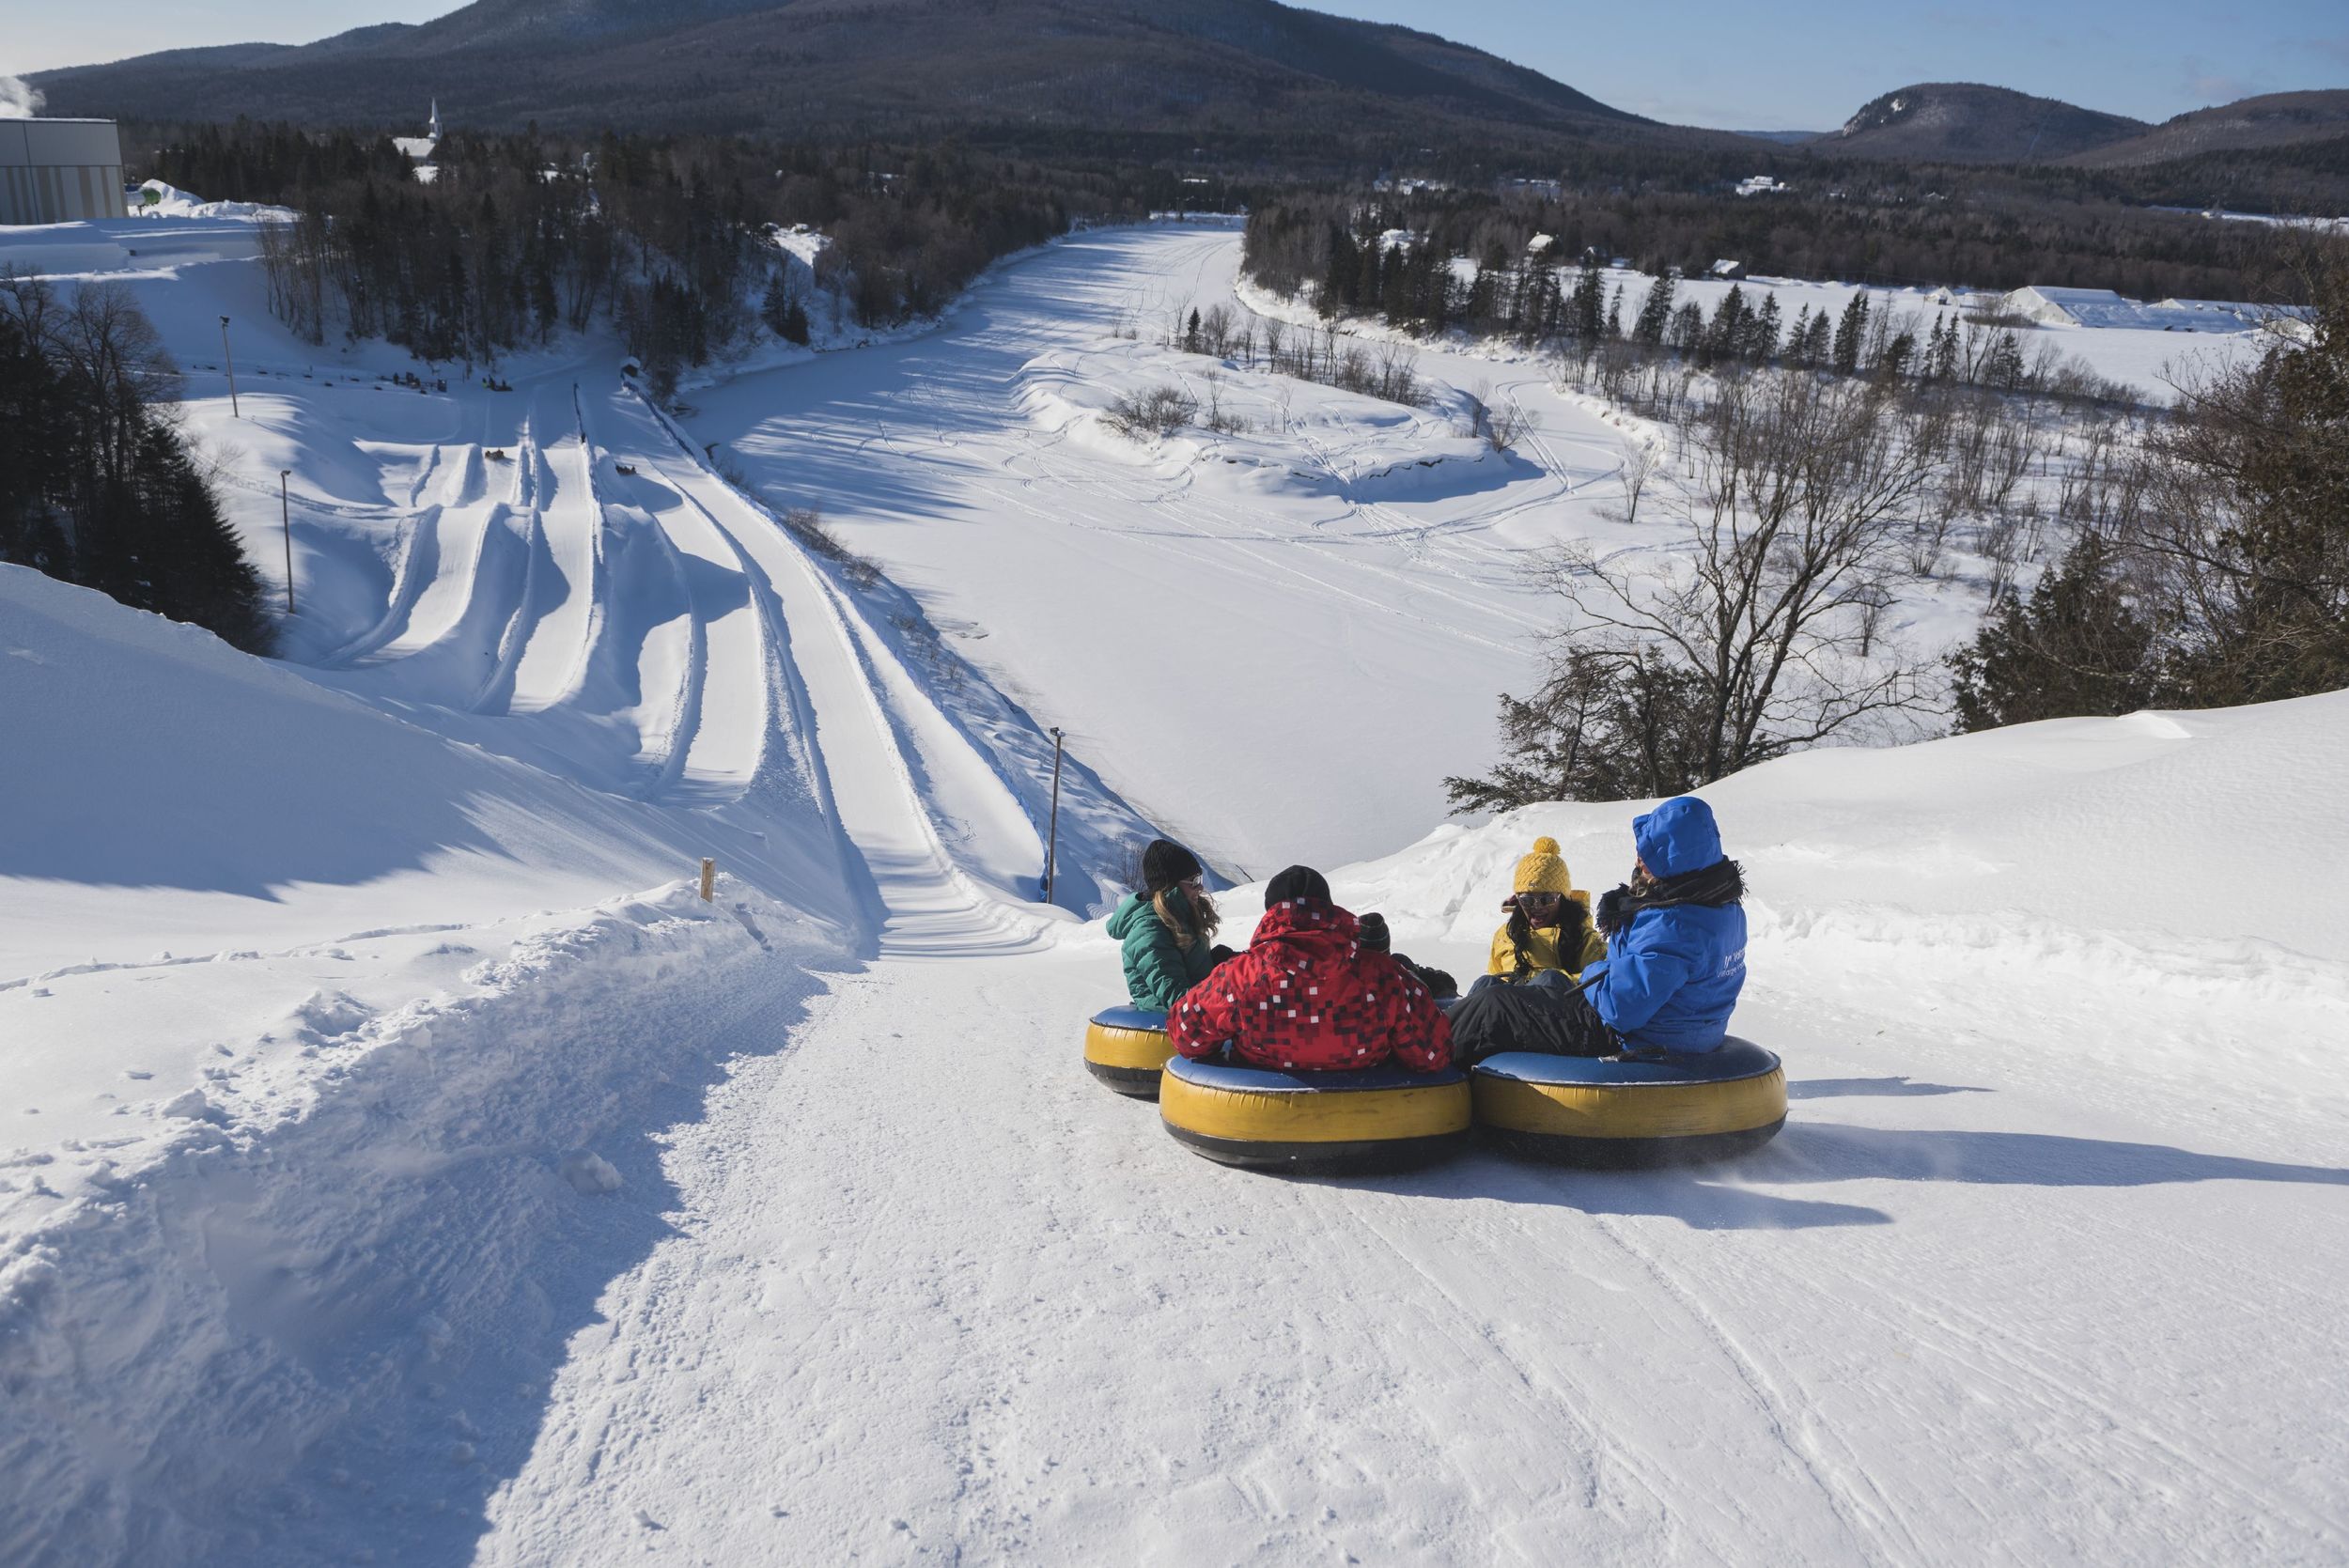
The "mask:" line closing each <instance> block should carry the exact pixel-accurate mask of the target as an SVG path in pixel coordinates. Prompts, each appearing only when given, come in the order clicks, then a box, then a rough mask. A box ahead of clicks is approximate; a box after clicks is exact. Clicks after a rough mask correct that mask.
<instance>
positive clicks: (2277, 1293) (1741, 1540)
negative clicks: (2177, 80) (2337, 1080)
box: [477, 951, 2349, 1564]
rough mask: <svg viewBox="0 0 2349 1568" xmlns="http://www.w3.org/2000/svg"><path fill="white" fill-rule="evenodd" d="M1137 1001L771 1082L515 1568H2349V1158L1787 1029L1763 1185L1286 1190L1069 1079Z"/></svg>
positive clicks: (681, 1182)
mask: <svg viewBox="0 0 2349 1568" xmlns="http://www.w3.org/2000/svg"><path fill="white" fill-rule="evenodd" d="M1450 956H1452V957H1454V958H1455V959H1460V958H1464V957H1465V955H1463V954H1456V953H1455V954H1452V955H1450ZM1111 963H1112V959H1111V958H1110V956H1109V955H1107V954H1106V952H1105V951H1102V952H1086V953H1081V954H1080V953H1070V954H1067V955H1058V956H1045V957H1040V958H1024V959H1015V960H1008V961H1006V960H978V961H971V962H964V963H957V964H954V965H948V966H920V965H914V966H907V965H900V964H891V963H884V964H883V965H882V966H880V967H879V968H877V969H876V970H874V971H872V972H871V973H869V974H867V975H865V976H863V977H861V978H857V979H853V980H849V981H847V982H844V983H843V984H842V985H841V986H839V987H837V990H836V994H835V995H834V996H833V997H832V999H831V1000H830V1001H825V1002H820V1003H818V1004H817V1009H816V1014H815V1017H814V1019H813V1021H812V1022H811V1023H810V1025H809V1026H807V1027H805V1028H804V1029H802V1030H801V1032H799V1033H798V1034H797V1035H796V1036H795V1039H794V1043H793V1045H792V1048H790V1049H789V1050H788V1051H786V1052H784V1053H781V1054H778V1055H772V1056H764V1057H760V1058H758V1059H755V1060H752V1061H748V1062H746V1063H743V1064H742V1066H741V1067H740V1069H739V1071H738V1072H737V1074H736V1075H735V1076H734V1077H733V1079H730V1080H729V1081H728V1082H727V1083H726V1084H725V1085H724V1086H723V1088H722V1089H721V1090H719V1091H718V1092H717V1093H716V1094H715V1095H714V1096H713V1098H712V1101H711V1104H710V1109H709V1114H708V1118H707V1119H706V1120H705V1121H704V1122H702V1123H701V1124H699V1125H697V1126H692V1127H690V1128H686V1129H681V1130H680V1133H679V1136H678V1138H677V1141H676V1143H675V1145H674V1147H673V1149H672V1152H671V1155H670V1158H669V1161H668V1171H669V1174H670V1176H671V1179H672V1180H673V1181H674V1182H675V1183H676V1186H677V1213H676V1215H675V1217H674V1218H675V1222H676V1223H677V1226H678V1230H679V1234H677V1236H675V1237H674V1238H672V1239H671V1240H669V1241H667V1242H665V1243H663V1244H662V1246H661V1248H660V1249H659V1250H656V1252H655V1253H654V1254H653V1256H652V1257H651V1258H650V1259H648V1260H647V1262H646V1265H644V1266H643V1267H641V1268H639V1269H637V1270H635V1271H633V1272H632V1273H631V1274H630V1276H628V1277H627V1278H625V1279H623V1280H621V1281H616V1282H615V1283H614V1286H613V1288H612V1289H611V1290H610V1291H609V1292H608V1293H607V1295H606V1296H605V1298H604V1301H603V1303H602V1309H603V1314H604V1316H605V1318H606V1319H607V1321H606V1322H605V1323H603V1324H601V1325H599V1326H598V1327H594V1328H591V1329H589V1330H587V1331H586V1332H584V1333H583V1334H582V1335H581V1336H580V1337H579V1338H578V1339H577V1340H576V1341H574V1343H573V1346H572V1354H571V1357H570V1359H569V1362H568V1365H567V1367H566V1368H565V1370H564V1372H563V1373H562V1374H561V1375H560V1376H559V1377H558V1379H557V1381H556V1386H555V1389H554V1392H553V1396H552V1404H551V1406H550V1408H549V1410H548V1413H547V1417H546V1421H545V1424H544V1426H543V1428H542V1429H541V1432H540V1434H539V1436H538V1439H537V1445H536V1449H535V1452H533V1455H532V1458H531V1461H530V1463H529V1464H528V1465H527V1466H526V1467H524V1468H523V1470H522V1471H521V1474H520V1475H519V1476H518V1477H516V1479H515V1480H514V1481H513V1482H512V1483H509V1484H508V1486H507V1487H506V1489H505V1491H504V1492H503V1493H502V1494H501V1496H500V1497H499V1498H497V1499H495V1501H494V1502H493V1504H492V1507H491V1510H490V1517H491V1523H492V1528H491V1531H490V1535H489V1536H488V1537H487V1538H486V1539H485V1541H484V1542H483V1544H482V1547H481V1550H480V1554H479V1557H478V1559H477V1560H479V1561H482V1562H485V1563H500V1564H504V1563H524V1562H537V1561H544V1560H549V1559H552V1558H561V1559H564V1560H584V1561H597V1562H605V1561H609V1562H616V1561H620V1560H624V1559H634V1558H636V1557H639V1556H642V1555H645V1554H647V1553H649V1554H652V1555H654V1556H656V1557H666V1556H676V1557H678V1558H680V1559H681V1560H691V1561H709V1562H726V1563H753V1562H773V1563H793V1562H804V1561H812V1560H828V1561H829V1560H847V1559H848V1558H849V1557H851V1556H854V1557H860V1558H863V1557H877V1558H879V1560H885V1561H931V1560H945V1561H969V1560H1023V1561H1052V1562H1099V1561H1136V1562H1166V1563H1170V1564H1172V1563H1177V1562H1184V1563H1188V1562H1196V1561H1203V1560H1206V1561H1228V1562H1264V1563H1275V1562H1293V1561H1298V1560H1318V1559H1320V1558H1323V1557H1327V1558H1328V1559H1329V1560H1332V1561H1340V1560H1346V1558H1347V1557H1349V1556H1350V1557H1351V1558H1353V1559H1355V1560H1361V1561H1364V1562H1415V1563H1416V1562H1423V1563H1466V1562H1491V1561H1503V1562H1527V1563H1548V1562H1558V1561H1600V1562H1645V1561H1672V1562H1718V1563H1742V1562H1752V1561H1761V1560H1794V1561H1809V1562H1824V1561H1834V1562H1885V1563H1977V1562H2017V1563H2021V1562H2047V1561H2096V1562H2139V1561H2214V1562H2215V1561H2254V1560H2257V1561H2307V1562H2320V1561H2339V1560H2341V1557H2342V1554H2343V1553H2344V1552H2349V1510H2344V1509H2343V1507H2342V1506H2341V1498H2340V1496H2339V1494H2338V1492H2337V1490H2336V1488H2335V1487H2334V1486H2332V1485H2331V1484H2330V1483H2328V1481H2327V1480H2326V1477H2327V1476H2333V1475H2337V1473H2338V1470H2337V1468H2335V1467H2337V1466H2338V1465H2339V1463H2340V1462H2341V1459H2342V1458H2343V1457H2344V1453H2343V1448H2344V1445H2343V1443H2342V1440H2341V1434H2340V1431H2339V1428H2338V1425H2337V1423H2333V1422H2332V1421H2330V1417H2329V1415H2328V1412H2329V1411H2330V1410H2332V1409H2334V1408H2337V1405H2338V1401H2339V1400H2340V1398H2341V1396H2342V1395H2343V1393H2344V1392H2349V1389H2344V1388H2343V1386H2342V1379H2341V1372H2340V1362H2339V1358H2326V1360H2325V1361H2324V1362H2322V1363H2320V1365H2321V1366H2322V1369H2323V1370H2322V1372H2321V1373H2320V1374H2319V1375H2317V1376H2315V1377H2313V1378H2303V1377H2297V1376H2295V1367H2297V1366H2301V1365H2304V1364H2305V1363H2306V1358H2307V1356H2308V1353H2309V1346H2308V1344H2307V1343H2305V1342H2304V1340H2303V1337H2302V1332H2303V1329H2304V1327H2306V1326H2307V1325H2308V1324H2309V1323H2310V1317H2309V1315H2308V1314H2310V1313H2314V1314H2315V1317H2316V1320H2320V1321H2331V1320H2335V1319H2337V1318H2338V1315H2339V1313H2338V1308H2337V1306H2335V1305H2333V1304H2332V1303H2331V1302H2330V1301H2328V1300H2327V1297H2326V1292H2327V1291H2328V1290H2330V1289H2331V1288H2332V1287H2331V1285H2330V1283H2329V1282H2328V1281H2337V1280H2338V1279H2339V1277H2340V1271H2341V1268H2342V1267H2343V1266H2344V1265H2349V1244H2345V1238H2344V1234H2343V1228H2342V1226H2341V1222H2340V1214H2341V1205H2342V1203H2343V1202H2344V1200H2349V1191H2344V1188H2349V1172H2344V1171H2342V1170H2340V1169H2336V1168H2334V1164H2337V1163H2338V1162H2339V1161H2340V1159H2341V1155H2342V1154H2343V1153H2344V1151H2343V1149H2342V1146H2341V1140H2340V1139H2339V1137H2338V1135H2337V1133H2335V1134H2333V1135H2330V1136H2329V1137H2327V1136H2326V1135H2325V1134H2323V1133H2321V1132H2319V1131H2318V1130H2317V1129H2316V1128H2315V1127H2314V1126H2309V1125H2304V1126H2302V1127H2301V1129H2300V1130H2298V1131H2296V1132H2295V1133H2292V1134H2289V1135H2287V1136H2286V1137H2285V1138H2284V1140H2283V1141H2285V1142H2287V1143H2297V1144H2298V1145H2299V1146H2300V1147H2301V1148H2304V1149H2305V1148H2317V1147H2323V1146H2326V1145H2327V1144H2329V1148H2330V1151H2331V1157H2332V1161H2333V1163H2304V1162H2300V1161H2295V1160H2293V1159H2291V1158H2286V1157H2237V1156H2233V1155H2230V1154H2227V1153H2222V1152H2192V1151H2194V1150H2196V1149H2199V1148H2201V1147H2203V1146H2204V1145H2202V1143H2201V1141H2200V1140H2199V1139H2192V1138H2186V1137H2181V1136H2180V1133H2179V1131H2178V1130H2177V1129H2176V1127H2175V1126H2174V1125H2173V1124H2172V1123H2171V1122H2170V1117H2169V1114H2168V1113H2167V1112H2166V1111H2165V1110H2164V1109H2163V1107H2162V1105H2161V1104H2159V1103H2154V1104H2147V1105H2140V1106H2139V1107H2137V1108H2135V1109H2134V1110H2132V1111H2131V1112H2129V1113H2126V1114H2123V1115H2110V1114H2099V1115H2094V1116H2090V1115H2085V1114H2083V1113H2082V1112H2080V1111H2079V1110H2077V1108H2076V1107H2074V1106H2072V1105H2070V1104H2068V1103H2067V1102H2066V1101H2065V1100H2064V1099H2063V1098H2062V1097H2061V1094H2058V1095H2056V1096H2055V1097H2049V1096H2048V1095H2047V1094H2046V1093H2045V1092H2044V1091H2043V1090H2042V1089H2040V1088H2039V1087H2038V1086H2035V1085H2032V1084H2030V1081H2029V1079H2030V1055H2029V1053H2028V1051H2026V1052H2024V1053H2022V1054H2020V1055H2017V1054H2015V1051H2014V1050H2013V1048H2003V1047H1991V1048H1985V1047H1984V1044H1983V1041H1982V1040H1981V1038H1980V1037H1979V1035H1978V1034H1977V1033H1975V1032H1973V1031H1970V1030H1967V1029H1962V1028H1961V1029H1949V1028H1944V1027H1939V1026H1934V1027H1929V1028H1927V1029H1925V1030H1923V1031H1921V1032H1915V1033H1913V1034H1912V1037H1910V1038H1909V1039H1907V1040H1906V1041H1904V1042H1903V1043H1901V1044H1900V1045H1897V1046H1892V1047H1887V1046H1885V1045H1884V1044H1882V1035H1881V1032H1883V1031H1885V1030H1887V1029H1892V1030H1898V1029H1900V1028H1901V1027H1902V1022H1901V1019H1900V1017H1898V1016H1895V1015H1888V1014H1883V1013H1878V1012H1875V1011H1870V1010H1866V1009H1859V1008H1853V1009H1844V1008H1841V1007H1837V1008H1832V1009H1830V1010H1829V1011H1828V1014H1827V1015H1826V1016H1824V1017H1821V1016H1818V1015H1817V1012H1816V1009H1815V1007H1813V1006H1810V1005H1807V1004H1804V1003H1800V1002H1798V1001H1797V999H1796V998H1795V997H1794V996H1792V995H1790V994H1787V993H1785V992H1780V993H1778V994H1775V995H1771V994H1766V995H1765V996H1763V997H1762V998H1760V999H1759V1000H1758V1002H1757V1004H1756V1005H1755V1006H1753V1007H1752V1008H1750V1013H1749V1017H1748V1027H1749V1028H1750V1030H1752V1031H1753V1032H1756V1033H1759V1034H1761V1035H1763V1036H1764V1037H1766V1038H1769V1039H1771V1040H1772V1041H1773V1042H1774V1043H1777V1044H1779V1045H1780V1046H1781V1048H1783V1049H1784V1050H1785V1051H1786V1052H1787V1054H1788V1058H1789V1061H1790V1063H1794V1064H1795V1070H1794V1071H1793V1073H1792V1075H1791V1076H1792V1078H1793V1079H1794V1086H1793V1093H1794V1095H1795V1098H1796V1102H1797V1103H1796V1113H1797V1114H1796V1120H1795V1122H1794V1123H1793V1124H1791V1125H1790V1126H1789V1128H1788V1130H1787V1132H1786V1133H1785V1134H1784V1135H1783V1136H1782V1137H1781V1141H1779V1142H1778V1143H1777V1144H1776V1145H1774V1146H1773V1147H1772V1148H1771V1149H1770V1150H1768V1151H1766V1152H1765V1154H1764V1155H1763V1156H1761V1157H1757V1158H1755V1159H1752V1160H1750V1161H1748V1162H1745V1163H1743V1164H1741V1165H1738V1166H1735V1167H1731V1168H1724V1169H1719V1170H1708V1171H1699V1172H1686V1173H1665V1174H1653V1175H1638V1174H1622V1175H1610V1174H1561V1173H1555V1172H1543V1171H1539V1170H1531V1169H1527V1168H1523V1167H1519V1166H1515V1165H1512V1164H1509V1163H1507V1162H1504V1161H1501V1160H1499V1159H1496V1158H1494V1157H1489V1156H1482V1155H1479V1156H1474V1157H1470V1158H1469V1159H1467V1160H1464V1161H1462V1162H1460V1163H1459V1164H1456V1165H1454V1166H1450V1167H1446V1168H1443V1169H1440V1170H1438V1171H1435V1172H1428V1173H1425V1174H1423V1175H1417V1176H1411V1177H1401V1178H1389V1179H1380V1180H1357V1181H1349V1182H1337V1183H1316V1182H1284V1181H1278V1180H1268V1179H1265V1178H1261V1177H1252V1176H1249V1175H1246V1174H1242V1173H1238V1172H1228V1171H1224V1170H1221V1169H1220V1168H1218V1167H1215V1166H1211V1165H1208V1164H1206V1162H1204V1161H1201V1160H1199V1159H1197V1158H1196V1157H1193V1156H1191V1155H1190V1154H1189V1153H1188V1152H1186V1151H1185V1150H1183V1149H1181V1148H1180V1147H1179V1146H1177V1145H1176V1144H1175V1143H1174V1142H1173V1141H1171V1140H1169V1139H1167V1138H1165V1137H1164V1136H1163V1135H1162V1134H1161V1133H1160V1132H1159V1129H1158V1128H1157V1126H1155V1125H1154V1115H1153V1112H1152V1110H1151V1108H1149V1107H1147V1106H1144V1105H1137V1104H1133V1103H1130V1102H1126V1101H1122V1100H1118V1099H1116V1098H1114V1097H1112V1096H1111V1095H1109V1094H1105V1093H1103V1092H1102V1091H1101V1090H1099V1089H1098V1088H1097V1086H1096V1085H1094V1084H1092V1083H1091V1082H1090V1080H1088V1079H1085V1078H1083V1077H1082V1076H1081V1074H1079V1073H1077V1072H1076V1071H1075V1070H1074V1068H1073V1055H1074V1042H1073V1035H1072V1033H1071V1031H1072V1027H1073V1026H1072V1020H1073V1019H1075V1018H1077V1017H1081V1015H1082V1013H1083V1011H1084V1010H1085V1009H1086V1008H1087V1007H1089V1006H1091V1005H1094V1004H1097V1002H1098V1001H1099V1000H1100V996H1101V988H1102V985H1103V980H1104V974H1105V971H1106V970H1108V969H1109V967H1110V965H1111ZM1806 1014H1809V1015H1811V1016H1808V1017H1806ZM877 1062H886V1063H887V1064H888V1065H887V1067H886V1069H885V1071H882V1072H879V1073H877V1070H876V1065H875V1064H876V1063H877ZM2059 1129H2060V1130H2059ZM929 1132H936V1133H939V1134H942V1136H927V1135H926V1133H929ZM2172 1140H2175V1142H2174V1143H2173V1141H2172ZM2242 1142H2243V1141H2242V1140H2241V1136H2240V1134H2238V1135H2237V1136H2236V1140H2235V1143H2236V1145H2237V1146H2241V1145H2242ZM2180 1145H2184V1146H2180ZM2227 1146H2228V1145H2227V1144H2225V1143H2221V1144H2220V1145H2218V1147H2219V1148H2220V1149H2224V1148H2226V1147H2227ZM2149 1189H2158V1190H2160V1191H2161V1192H2162V1193H2163V1196H2162V1198H2161V1199H2160V1201H2159V1202H2158V1203H2145V1202H2140V1201H2139V1194H2140V1193H2142V1194H2143V1196H2144V1197H2146V1198H2151V1197H2152V1196H2153V1191H2152V1190H2149ZM980 1217H985V1218H984V1219H981V1218H980ZM2182 1259H2190V1260H2191V1263H2192V1266H2191V1267H2190V1268H2189V1269H2187V1270H2186V1271H2185V1272H2184V1273H2181V1272H2180V1271H2179V1269H2178V1268H2177V1264H2178V1263H2179V1261H2180V1260H2182ZM2222 1323H2223V1324H2224V1325H2226V1326H2227V1327H2226V1329H2225V1332H2224V1333H2223V1334H2221V1335H2219V1336H2218V1337H2217V1339H2216V1340H2214V1338H2213V1336H2212V1334H2211V1332H2210V1329H2211V1327H2212V1326H2213V1325H2215V1324H2222ZM2311 1370H2315V1369H2311ZM2239 1384H2240V1385H2248V1386H2250V1387H2256V1388H2258V1389H2261V1390H2262V1395H2261V1398H2260V1399H2259V1400H2258V1401H2256V1402H2253V1403H2250V1404H2246V1403H2244V1402H2241V1401H2238V1400H2233V1399H2230V1398H2229V1397H2228V1396H2227V1395H2226V1392H2225V1390H2226V1389H2228V1388H2229V1387H2231V1386H2236V1385H2239ZM2328 1432H2329V1433H2330V1436H2327V1437H2323V1438H2321V1439H2319V1440H2318V1441H2317V1442H2316V1443H2315V1444H2314V1445H2313V1446H2312V1447H2310V1448H2309V1449H2306V1450H2304V1451H2302V1452H2299V1453H2297V1454H2275V1453H2272V1452H2270V1444H2271V1442H2272V1441H2273V1438H2274V1437H2275V1436H2279V1435H2282V1434H2286V1433H2292V1434H2297V1435H2298V1436H2300V1437H2301V1438H2303V1439H2306V1438H2310V1437H2313V1436H2316V1435H2317V1434H2320V1433H2328Z"/></svg>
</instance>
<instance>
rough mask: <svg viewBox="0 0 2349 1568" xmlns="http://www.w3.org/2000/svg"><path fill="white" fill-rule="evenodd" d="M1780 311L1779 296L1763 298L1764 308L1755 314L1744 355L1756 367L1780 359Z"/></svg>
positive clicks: (1766, 295)
mask: <svg viewBox="0 0 2349 1568" xmlns="http://www.w3.org/2000/svg"><path fill="white" fill-rule="evenodd" d="M1778 337H1779V310H1778V296H1777V295H1776V294H1765V295H1763V296H1762V308H1761V309H1760V310H1758V311H1756V312H1755V313H1754V317H1753V333H1752V335H1751V336H1750V338H1748V339H1747V341H1746V345H1745V349H1744V354H1745V357H1746V358H1747V359H1750V360H1751V361H1753V362H1754V363H1755V364H1756V365H1766V364H1768V363H1769V362H1770V361H1771V360H1773V359H1776V358H1777V357H1778Z"/></svg>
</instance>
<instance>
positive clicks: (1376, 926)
mask: <svg viewBox="0 0 2349 1568" xmlns="http://www.w3.org/2000/svg"><path fill="white" fill-rule="evenodd" d="M1354 939H1355V940H1356V941H1358V942H1360V943H1361V944H1362V946H1364V947H1366V948H1368V949H1370V951H1371V952H1373V953H1385V952H1388V951H1390V950H1391V949H1392V947H1393V946H1394V935H1393V933H1392V932H1390V931H1389V930H1388V929H1387V917H1386V916H1384V915H1382V914H1380V913H1379V912H1378V911H1377V910H1376V909H1373V910H1372V911H1371V912H1370V913H1368V914H1366V915H1358V916H1356V917H1355V920H1354Z"/></svg>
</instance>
